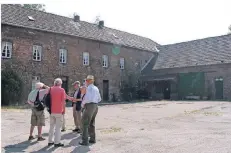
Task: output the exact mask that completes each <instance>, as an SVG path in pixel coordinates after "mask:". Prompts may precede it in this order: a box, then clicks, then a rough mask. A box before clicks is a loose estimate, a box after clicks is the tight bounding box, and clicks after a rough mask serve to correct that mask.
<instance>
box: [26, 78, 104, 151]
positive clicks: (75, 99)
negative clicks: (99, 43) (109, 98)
mask: <svg viewBox="0 0 231 153" xmlns="http://www.w3.org/2000/svg"><path fill="white" fill-rule="evenodd" d="M72 85H73V86H74V88H75V92H74V94H73V95H72V96H69V95H67V94H66V92H65V90H64V89H63V88H62V80H61V79H60V78H57V79H55V81H54V85H53V86H52V87H48V86H46V85H44V84H43V83H41V82H38V83H36V84H35V89H34V90H32V91H31V92H30V94H29V96H28V103H29V104H30V105H31V106H32V114H31V127H30V135H29V141H30V140H33V139H35V138H34V136H33V131H34V128H35V127H36V126H37V127H38V139H37V140H38V141H43V140H45V138H43V137H42V127H43V126H45V112H44V110H39V109H38V108H37V105H36V104H37V103H36V102H38V101H39V102H43V101H44V97H46V96H47V95H48V94H49V95H50V102H51V108H50V112H49V113H50V129H49V138H48V146H52V145H54V146H55V147H61V146H64V144H63V143H61V132H62V131H65V130H66V129H65V107H66V99H67V100H69V101H71V102H72V107H73V117H74V124H75V128H74V129H73V132H77V133H80V134H81V135H82V141H81V142H79V144H80V145H88V144H89V143H96V136H95V118H96V115H97V113H98V103H99V102H100V101H101V96H100V93H99V89H98V88H97V87H96V86H95V85H94V76H92V75H88V76H87V78H86V82H85V85H84V86H82V87H81V84H80V82H79V81H75V82H74V83H73V84H72ZM53 137H54V141H53ZM89 137H90V139H89Z"/></svg>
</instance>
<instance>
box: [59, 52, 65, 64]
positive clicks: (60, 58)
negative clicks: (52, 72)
mask: <svg viewBox="0 0 231 153" xmlns="http://www.w3.org/2000/svg"><path fill="white" fill-rule="evenodd" d="M59 63H63V64H65V63H67V50H66V49H59Z"/></svg>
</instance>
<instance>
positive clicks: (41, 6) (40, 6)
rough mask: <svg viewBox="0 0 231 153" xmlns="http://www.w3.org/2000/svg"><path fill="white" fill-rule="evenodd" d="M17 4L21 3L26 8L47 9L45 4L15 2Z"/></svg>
mask: <svg viewBox="0 0 231 153" xmlns="http://www.w3.org/2000/svg"><path fill="white" fill-rule="evenodd" d="M15 5H21V6H22V7H24V8H29V9H34V10H39V11H44V12H45V11H46V10H45V5H44V4H15Z"/></svg>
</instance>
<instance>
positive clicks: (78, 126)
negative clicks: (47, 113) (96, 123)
mask: <svg viewBox="0 0 231 153" xmlns="http://www.w3.org/2000/svg"><path fill="white" fill-rule="evenodd" d="M73 118H74V123H75V128H76V129H81V111H77V110H76V104H73Z"/></svg>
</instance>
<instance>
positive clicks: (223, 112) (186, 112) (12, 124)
mask: <svg viewBox="0 0 231 153" xmlns="http://www.w3.org/2000/svg"><path fill="white" fill-rule="evenodd" d="M1 115H2V129H1V132H2V137H1V147H2V152H34V153H37V152H41V153H46V152H54V153H69V152H71V153H86V152H89V153H231V103H230V102H218V101H212V102H208V101H200V102H193V101H178V102H176V101H157V102H156V101H150V102H143V103H134V104H118V105H105V106H100V107H99V112H98V115H97V119H96V132H97V143H96V144H93V145H90V146H87V147H86V146H79V145H78V142H79V141H80V140H81V137H80V135H78V134H76V133H73V132H72V129H73V127H74V126H73V118H72V109H71V108H68V109H67V114H66V125H67V131H66V132H64V133H63V135H62V142H63V143H64V144H65V146H64V147H63V148H54V147H53V146H51V147H47V140H45V141H43V142H37V141H36V140H34V141H32V142H28V141H27V139H28V134H29V127H30V115H31V111H30V110H29V109H2V112H1ZM48 121H49V120H48V113H46V125H47V126H46V127H44V130H43V132H44V137H45V138H46V139H47V138H48V129H49V122H48ZM35 134H37V130H36V131H35Z"/></svg>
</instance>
